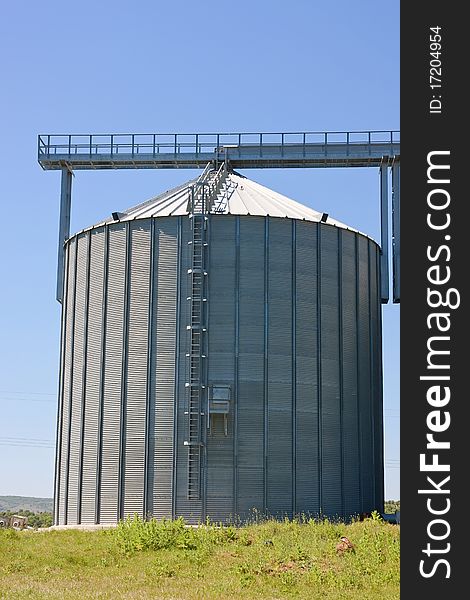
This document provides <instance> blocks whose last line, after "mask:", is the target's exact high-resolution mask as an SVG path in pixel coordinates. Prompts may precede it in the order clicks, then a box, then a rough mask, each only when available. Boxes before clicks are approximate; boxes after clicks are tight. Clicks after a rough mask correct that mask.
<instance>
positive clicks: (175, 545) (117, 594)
mask: <svg viewBox="0 0 470 600" xmlns="http://www.w3.org/2000/svg"><path fill="white" fill-rule="evenodd" d="M399 534H400V528H399V527H397V526H393V525H390V524H387V523H384V522H383V521H381V520H378V519H377V518H374V519H366V520H365V521H363V522H356V523H351V524H348V525H344V524H341V523H330V522H328V521H322V522H316V521H306V522H298V521H283V522H277V521H266V522H263V523H258V524H253V525H248V526H244V527H240V528H235V527H223V528H220V527H214V526H202V527H199V528H191V527H189V528H188V527H185V525H184V522H183V521H182V520H180V519H178V520H176V521H172V522H171V521H164V522H157V521H150V522H148V523H145V522H142V521H140V520H135V521H134V522H131V521H128V522H124V523H122V524H121V525H120V526H119V527H118V528H116V529H113V530H107V531H77V530H61V531H43V532H34V531H20V532H17V531H14V530H12V529H10V530H3V531H2V530H0V556H2V560H1V561H0V590H2V592H1V594H0V595H1V597H2V600H23V599H24V600H26V599H27V598H28V599H31V598H33V599H35V600H36V599H37V600H46V599H47V600H73V599H80V600H82V599H83V598H101V599H109V600H111V599H112V600H115V599H116V600H120V599H126V600H131V599H134V600H135V599H137V598H138V599H139V600H150V599H152V600H154V599H155V598H158V600H165V599H166V600H170V599H172V600H243V599H247V600H256V599H266V600H267V599H270V600H273V599H280V598H296V599H305V600H311V599H312V598H322V600H338V598H347V599H348V600H365V599H367V600H384V598H386V599H387V600H398V599H399V596H400V593H399ZM342 535H346V536H347V537H348V538H349V539H350V540H351V541H352V543H353V544H354V546H355V548H354V551H347V552H344V553H338V552H337V550H336V545H337V543H338V542H339V538H340V537H341V536H342Z"/></svg>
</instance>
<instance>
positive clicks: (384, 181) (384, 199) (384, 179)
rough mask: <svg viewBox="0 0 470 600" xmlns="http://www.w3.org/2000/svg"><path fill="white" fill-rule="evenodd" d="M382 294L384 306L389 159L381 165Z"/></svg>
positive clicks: (387, 278) (385, 295)
mask: <svg viewBox="0 0 470 600" xmlns="http://www.w3.org/2000/svg"><path fill="white" fill-rule="evenodd" d="M380 227H381V231H380V233H381V235H380V245H381V247H382V251H381V257H380V273H381V276H380V293H381V298H382V304H386V303H387V302H388V298H389V283H388V280H389V269H388V256H389V253H388V159H387V160H385V159H384V162H383V163H382V164H381V165H380Z"/></svg>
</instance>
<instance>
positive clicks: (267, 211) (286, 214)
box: [87, 171, 357, 231]
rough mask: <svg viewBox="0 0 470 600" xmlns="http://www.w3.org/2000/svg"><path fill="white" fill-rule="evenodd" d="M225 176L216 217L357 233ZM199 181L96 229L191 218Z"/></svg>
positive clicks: (251, 184)
mask: <svg viewBox="0 0 470 600" xmlns="http://www.w3.org/2000/svg"><path fill="white" fill-rule="evenodd" d="M226 177H227V179H226V182H227V186H228V189H229V192H228V193H227V194H226V199H225V202H224V203H222V205H219V206H217V207H216V208H215V209H214V210H213V212H215V213H217V214H227V215H249V216H263V217H265V216H270V217H280V218H288V219H299V220H303V221H313V222H319V221H323V222H324V223H326V224H327V225H334V226H336V227H340V228H343V229H349V230H352V231H357V230H356V229H354V228H352V227H349V226H347V225H345V224H344V223H341V222H340V221H337V220H336V219H333V218H332V217H330V216H329V215H327V214H326V213H323V212H319V211H317V210H314V209H313V208H310V207H308V206H305V205H303V204H300V203H299V202H296V201H295V200H292V199H290V198H288V197H287V196H284V195H283V194H279V193H278V192H275V191H274V190H271V189H269V188H267V187H265V186H264V185H261V184H259V183H257V182H256V181H253V180H251V179H248V178H247V177H244V176H243V175H240V174H239V173H236V172H233V171H231V172H229V173H227V175H226ZM196 181H197V179H192V180H190V181H187V182H185V183H183V184H182V185H180V186H178V187H175V188H173V189H171V190H167V191H165V192H163V193H162V194H159V195H158V196H155V197H154V198H151V199H150V200H147V201H146V202H142V203H141V204H137V205H136V206H133V207H131V208H128V209H126V210H125V211H123V212H116V213H113V216H112V217H110V218H108V219H106V220H105V221H102V222H100V223H97V224H96V225H94V227H97V226H100V225H103V224H104V223H110V222H116V221H121V222H122V221H130V220H134V219H148V218H151V217H169V216H180V215H188V214H189V212H188V200H189V198H190V194H191V187H192V186H193V185H194V184H195V182H196ZM87 229H89V228H87Z"/></svg>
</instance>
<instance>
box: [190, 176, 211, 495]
mask: <svg viewBox="0 0 470 600" xmlns="http://www.w3.org/2000/svg"><path fill="white" fill-rule="evenodd" d="M208 174H209V171H207V173H206V175H208ZM206 187H207V186H206V185H205V184H204V183H203V182H200V183H199V185H197V186H194V187H193V188H192V189H191V190H190V195H191V197H190V206H191V210H190V219H191V230H192V239H191V241H189V242H188V246H189V254H190V257H191V258H190V268H189V269H188V277H189V282H188V283H189V294H188V298H187V300H188V303H189V306H188V324H187V330H188V347H187V352H186V358H187V371H186V372H187V378H186V382H185V386H186V407H187V410H186V416H187V419H186V439H185V442H184V444H185V446H187V447H188V499H190V500H199V499H200V498H201V483H202V481H201V480H202V468H201V467H202V459H203V446H204V428H203V423H204V409H205V407H206V404H207V401H206V393H207V385H206V366H205V358H206V354H205V352H206V350H205V349H206V344H207V322H206V321H207V310H206V304H207V298H206V290H207V270H206V263H207V246H208V242H207V216H206V209H207V191H206Z"/></svg>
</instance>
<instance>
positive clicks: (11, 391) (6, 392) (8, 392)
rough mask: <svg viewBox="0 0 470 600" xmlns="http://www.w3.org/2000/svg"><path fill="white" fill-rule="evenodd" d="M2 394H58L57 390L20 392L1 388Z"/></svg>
mask: <svg viewBox="0 0 470 600" xmlns="http://www.w3.org/2000/svg"><path fill="white" fill-rule="evenodd" d="M0 394H22V395H23V396H57V394H56V393H55V392H54V393H52V392H19V391H15V390H0Z"/></svg>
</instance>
